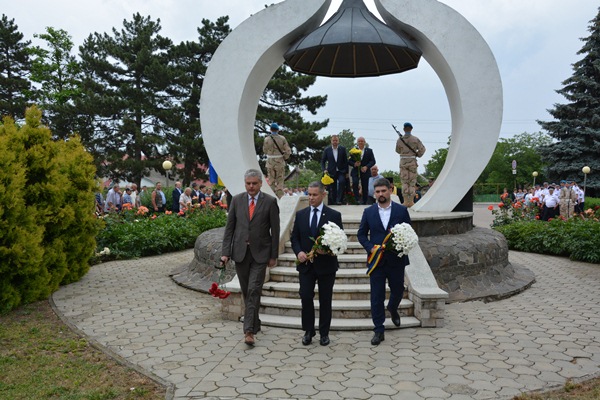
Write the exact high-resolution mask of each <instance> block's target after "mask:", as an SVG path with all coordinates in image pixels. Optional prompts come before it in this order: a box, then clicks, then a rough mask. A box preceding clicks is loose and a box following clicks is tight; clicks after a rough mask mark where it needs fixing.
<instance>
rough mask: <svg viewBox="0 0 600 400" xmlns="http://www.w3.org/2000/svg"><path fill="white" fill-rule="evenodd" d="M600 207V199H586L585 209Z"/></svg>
mask: <svg viewBox="0 0 600 400" xmlns="http://www.w3.org/2000/svg"><path fill="white" fill-rule="evenodd" d="M595 207H600V199H598V198H595V197H586V198H585V209H586V210H587V209H590V208H595Z"/></svg>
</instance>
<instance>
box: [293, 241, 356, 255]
mask: <svg viewBox="0 0 600 400" xmlns="http://www.w3.org/2000/svg"><path fill="white" fill-rule="evenodd" d="M285 252H286V253H293V252H294V251H293V250H292V242H290V241H287V242H286V243H285ZM344 254H362V255H366V254H367V252H366V251H365V249H364V248H363V247H362V246H361V244H360V243H358V242H348V248H347V249H346V252H345V253H344Z"/></svg>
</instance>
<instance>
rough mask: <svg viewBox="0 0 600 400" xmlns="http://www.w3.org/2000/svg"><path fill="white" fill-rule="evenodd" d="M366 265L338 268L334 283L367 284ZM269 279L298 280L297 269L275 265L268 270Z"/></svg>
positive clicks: (281, 280) (280, 280) (274, 280)
mask: <svg viewBox="0 0 600 400" xmlns="http://www.w3.org/2000/svg"><path fill="white" fill-rule="evenodd" d="M366 271H367V269H366V267H365V268H363V269H359V268H345V269H344V268H340V269H339V270H338V271H337V273H336V275H335V284H336V285H338V284H368V283H369V276H368V275H367V273H366ZM270 274H271V275H270V276H271V281H273V282H298V281H299V278H298V271H296V267H275V268H271V270H270Z"/></svg>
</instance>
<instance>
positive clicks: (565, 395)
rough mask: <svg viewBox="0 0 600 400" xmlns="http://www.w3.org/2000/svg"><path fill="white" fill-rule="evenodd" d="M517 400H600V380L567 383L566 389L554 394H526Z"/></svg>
mask: <svg viewBox="0 0 600 400" xmlns="http://www.w3.org/2000/svg"><path fill="white" fill-rule="evenodd" d="M514 399H515V400H598V399H600V378H595V379H591V380H589V381H585V382H582V383H572V382H567V383H566V384H565V386H564V388H562V389H559V390H555V391H552V392H544V393H536V394H524V395H521V396H517V397H515V398H514Z"/></svg>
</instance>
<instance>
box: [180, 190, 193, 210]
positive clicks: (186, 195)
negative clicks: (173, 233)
mask: <svg viewBox="0 0 600 400" xmlns="http://www.w3.org/2000/svg"><path fill="white" fill-rule="evenodd" d="M192 202H193V200H192V188H189V187H188V188H185V190H184V191H183V193H182V194H181V196H179V211H180V212H181V211H184V212H185V211H189V209H190V208H192Z"/></svg>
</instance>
